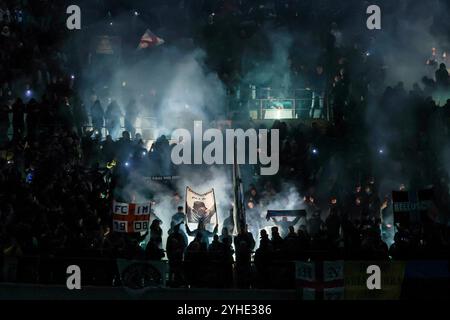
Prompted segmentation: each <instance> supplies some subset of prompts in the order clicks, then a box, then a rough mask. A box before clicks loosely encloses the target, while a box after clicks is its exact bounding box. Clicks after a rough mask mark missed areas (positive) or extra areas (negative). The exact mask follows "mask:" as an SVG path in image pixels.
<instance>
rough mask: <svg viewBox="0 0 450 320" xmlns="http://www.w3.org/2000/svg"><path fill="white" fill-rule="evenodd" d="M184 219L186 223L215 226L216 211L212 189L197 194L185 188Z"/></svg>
mask: <svg viewBox="0 0 450 320" xmlns="http://www.w3.org/2000/svg"><path fill="white" fill-rule="evenodd" d="M186 218H187V222H188V223H198V222H200V221H202V222H203V223H204V224H212V225H216V224H217V223H218V221H217V210H216V197H215V195H214V189H211V190H210V191H208V192H206V193H197V192H195V191H194V190H192V189H191V188H189V187H186Z"/></svg>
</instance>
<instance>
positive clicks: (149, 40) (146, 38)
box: [138, 29, 164, 49]
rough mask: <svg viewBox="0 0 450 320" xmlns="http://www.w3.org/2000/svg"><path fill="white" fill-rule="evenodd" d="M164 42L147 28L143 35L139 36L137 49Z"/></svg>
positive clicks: (155, 45)
mask: <svg viewBox="0 0 450 320" xmlns="http://www.w3.org/2000/svg"><path fill="white" fill-rule="evenodd" d="M163 43H164V39H162V38H160V37H158V36H157V35H155V34H154V33H153V32H151V31H150V29H147V30H146V31H145V33H144V35H143V36H142V37H141V41H140V42H139V46H138V49H146V48H151V47H157V46H159V45H162V44H163Z"/></svg>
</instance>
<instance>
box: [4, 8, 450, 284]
mask: <svg viewBox="0 0 450 320" xmlns="http://www.w3.org/2000/svg"><path fill="white" fill-rule="evenodd" d="M131 2H133V1H131ZM160 2H161V1H160ZM164 2H166V1H164ZM348 2H349V4H348V7H349V8H350V6H351V4H354V5H355V8H356V9H354V10H355V11H356V10H363V11H362V14H361V16H363V17H364V14H365V9H364V8H363V6H361V5H356V3H357V2H355V1H348ZM325 3H327V2H326V1H314V2H313V1H300V0H298V1H296V0H292V1H262V0H261V1H254V4H253V2H251V3H250V2H248V1H238V0H235V1H232V0H230V1H219V0H217V1H202V0H199V1H192V3H190V4H188V3H187V2H186V1H175V0H174V1H168V2H167V4H166V7H165V8H171V7H172V6H173V7H174V8H175V9H174V10H173V11H171V10H163V9H161V10H157V9H158V8H159V7H158V6H160V7H161V8H163V7H164V4H163V3H159V2H158V1H156V2H155V3H154V4H153V6H155V7H154V8H153V7H151V6H150V7H149V8H148V12H152V13H151V14H150V13H148V15H152V17H159V19H153V20H152V21H155V20H156V21H157V23H156V22H154V23H155V24H156V25H155V26H154V28H155V29H157V28H159V27H161V25H163V24H164V23H165V22H166V21H167V23H168V24H169V26H168V28H169V27H170V28H174V25H170V24H179V25H181V26H183V27H184V28H183V29H184V31H183V32H186V31H185V30H191V31H190V32H192V38H193V42H194V43H195V45H196V46H198V47H199V48H201V49H202V50H204V52H205V53H206V57H207V58H206V62H205V66H204V67H205V68H209V70H212V71H213V72H214V73H215V74H217V77H218V78H219V79H220V81H221V82H222V83H223V86H224V88H225V89H226V90H225V91H226V97H225V98H224V99H226V107H224V109H223V110H215V113H214V114H215V117H216V118H215V119H209V120H210V122H209V125H210V126H211V127H213V126H214V123H216V120H219V119H222V120H223V119H227V120H230V119H231V121H232V122H233V121H234V122H236V123H239V124H240V125H242V126H244V127H245V128H255V129H261V128H266V129H279V131H280V151H279V159H280V170H279V172H278V173H277V174H276V175H274V176H257V175H256V174H255V172H258V170H256V169H255V168H253V167H250V169H249V170H250V174H248V175H247V176H246V177H247V178H248V179H244V181H243V183H244V188H245V192H244V206H245V215H246V224H245V225H242V226H241V227H240V230H236V224H235V223H234V221H233V215H232V214H231V213H230V214H229V213H228V212H225V213H224V212H222V216H224V217H225V219H224V221H220V223H219V225H209V224H206V225H205V224H203V223H202V222H199V223H198V225H197V226H192V224H191V225H186V223H185V213H184V209H185V208H184V205H183V196H182V194H183V192H184V190H179V189H177V187H176V186H175V184H174V183H172V182H170V181H169V182H168V183H167V185H166V186H165V187H166V189H165V190H167V194H166V195H165V196H167V197H170V198H171V199H172V201H171V208H169V209H167V210H166V209H164V211H160V210H161V209H159V208H158V201H157V200H155V202H154V214H153V216H154V219H152V221H151V225H150V227H149V230H148V231H147V232H146V233H142V234H140V233H138V234H123V233H118V232H115V231H113V226H112V211H111V205H112V202H113V200H121V201H123V202H133V201H134V200H135V199H133V198H132V196H129V195H124V193H123V192H122V191H123V190H124V188H125V187H126V185H127V184H128V183H129V181H130V179H133V177H134V175H135V174H139V175H146V176H148V177H152V176H180V177H182V176H183V174H184V173H186V172H187V171H190V170H191V169H190V168H189V166H181V167H177V166H175V165H173V164H172V162H171V159H170V153H171V150H172V148H173V146H174V143H173V142H171V141H170V137H169V136H166V135H161V136H158V137H155V138H154V139H147V138H146V137H145V136H144V134H143V132H142V131H141V130H140V128H139V127H138V126H137V121H138V119H139V118H140V117H141V116H142V115H143V114H144V113H150V114H151V112H150V111H148V110H159V108H163V107H162V104H161V103H162V102H161V101H162V100H161V99H158V98H155V97H158V95H159V92H158V89H155V90H153V91H152V92H150V93H149V95H150V96H149V97H146V99H142V97H140V96H139V95H136V96H127V97H126V99H122V98H120V97H118V96H115V95H114V93H108V94H105V93H104V92H103V91H101V90H100V89H99V88H102V87H103V83H102V81H104V79H97V80H92V79H85V78H83V77H82V74H83V70H84V69H83V68H84V65H83V64H84V63H86V61H87V58H86V56H83V55H82V53H80V51H79V50H75V49H74V48H73V46H68V45H63V43H65V42H64V39H66V37H68V36H69V35H68V34H69V33H70V31H68V30H67V29H65V28H64V27H63V26H64V25H65V19H66V15H64V13H65V8H66V4H65V3H64V1H61V2H59V1H58V2H56V1H26V0H22V1H14V0H9V1H8V0H3V1H0V146H1V150H0V152H1V157H0V265H1V266H2V268H1V270H2V272H1V273H0V280H1V281H3V282H25V283H42V284H48V283H59V282H61V281H62V283H64V282H65V280H64V279H65V276H66V275H65V273H64V271H61V270H63V268H64V266H65V265H66V264H67V263H66V262H69V261H70V262H71V263H75V264H78V265H80V266H85V267H86V270H87V271H86V272H85V274H86V278H84V279H83V281H86V282H87V283H90V284H96V285H108V286H118V285H120V281H121V280H120V276H119V275H118V271H117V266H116V259H118V258H123V259H133V260H151V261H154V260H156V261H160V260H168V265H169V282H168V285H169V286H173V287H180V286H189V287H227V288H228V287H239V288H280V289H281V288H292V287H293V286H294V283H293V281H292V277H293V276H292V274H293V272H294V266H293V264H292V263H291V262H292V261H296V260H305V261H306V260H308V259H312V260H314V259H318V260H324V259H345V260H379V261H389V260H394V261H395V260H399V261H401V260H414V259H447V258H448V253H449V252H450V250H449V249H450V248H449V245H450V243H449V240H450V230H449V227H448V226H449V214H450V193H449V185H450V179H449V178H450V177H449V172H450V171H449V168H450V165H449V163H448V162H446V160H445V159H446V158H445V157H444V158H443V157H442V155H441V153H440V152H442V151H443V150H445V149H446V148H448V146H449V141H450V94H448V98H449V100H446V98H447V96H446V93H448V92H450V77H449V73H448V70H447V67H449V66H448V65H446V64H445V63H446V61H445V60H443V59H441V58H440V55H437V56H434V55H433V56H432V57H431V58H430V59H429V60H428V61H426V59H424V60H423V61H415V62H414V63H415V64H427V66H426V68H428V69H427V70H428V74H424V75H423V77H422V78H420V77H419V78H417V79H411V78H406V77H407V76H406V75H405V79H403V82H402V81H396V82H395V83H389V82H388V80H387V78H386V73H387V71H386V67H385V63H384V60H383V59H384V56H383V50H378V51H377V50H375V49H373V50H372V49H370V48H376V40H374V39H373V38H372V37H371V35H364V32H367V30H366V31H364V32H363V34H362V35H360V36H359V37H353V38H350V37H348V38H345V37H344V35H343V33H342V32H341V31H340V25H341V24H344V22H345V21H347V20H348V16H346V15H349V13H348V12H347V13H346V11H344V10H339V8H337V7H335V6H333V5H332V4H329V5H325ZM358 3H359V2H358ZM108 6H109V5H108V2H107V1H96V6H92V7H90V10H89V11H88V15H89V17H90V18H92V17H94V18H95V17H96V18H98V19H99V21H104V22H105V24H109V21H110V20H108V19H110V18H111V17H114V16H119V15H120V14H121V13H122V12H127V14H130V16H133V10H132V9H131V4H126V3H125V2H123V3H122V2H120V1H119V2H117V3H116V4H115V5H111V7H108ZM344 7H346V6H344ZM93 8H95V9H93ZM180 8H182V9H180ZM413 9H414V8H413ZM308 10H310V11H311V12H313V14H306V13H305V12H310V11H308ZM349 10H350V9H349ZM447 10H450V9H449V8H447ZM144 11H145V10H140V11H139V15H140V16H144ZM213 13H214V14H213ZM171 14H172V15H173V18H174V19H168V18H171V17H172V16H171ZM175 15H176V16H175ZM135 16H137V12H136V14H135ZM314 16H320V17H325V18H322V19H320V21H318V20H317V19H315V18H314ZM111 19H112V18H111ZM440 19H442V17H439V16H437V17H435V23H434V27H433V32H435V33H436V34H440V33H445V32H447V31H448V30H447V29H446V28H445V24H441V23H440V22H441V20H440ZM361 21H364V20H363V19H362V20H361ZM325 22H326V23H325ZM267 23H270V24H271V25H272V26H273V27H274V28H275V27H277V26H280V25H281V26H283V27H286V28H287V29H289V30H291V29H292V30H293V29H302V28H303V29H305V28H306V29H307V30H308V32H309V33H311V34H312V35H313V36H311V37H308V40H305V41H304V42H303V43H301V44H298V47H297V49H298V50H292V52H289V53H288V61H286V63H287V67H288V69H287V70H288V71H287V72H289V73H290V75H291V76H290V83H289V85H290V86H291V88H284V89H286V90H288V89H295V88H308V90H309V91H308V92H310V95H309V96H308V97H307V98H305V101H306V102H304V106H306V107H305V108H304V109H305V110H306V111H303V112H301V113H300V112H299V113H298V114H297V115H295V116H294V118H295V119H297V120H299V121H295V120H286V119H278V120H277V119H275V120H272V121H270V122H268V121H264V122H258V121H257V120H255V119H251V118H250V116H249V108H251V107H248V106H249V105H251V103H250V102H249V101H250V100H252V92H251V91H252V90H251V89H249V88H251V85H255V86H257V87H260V88H263V87H273V88H275V87H281V85H280V82H281V80H280V79H281V78H282V75H281V76H280V75H278V74H277V73H276V72H275V71H276V70H275V71H274V72H273V74H272V75H271V76H270V77H267V78H266V79H263V80H261V81H260V82H259V83H256V82H253V83H247V82H246V79H247V78H246V75H245V74H244V71H243V70H242V68H241V65H240V63H239V62H240V59H241V55H243V53H244V51H245V49H246V46H250V45H251V46H253V47H254V48H256V49H255V50H257V51H258V50H260V51H261V52H262V54H265V53H267V52H264V51H266V49H264V48H266V47H265V45H266V43H267V38H265V37H264V36H263V33H264V30H266V28H267ZM59 25H61V27H60V28H56V27H55V26H59ZM364 25H365V24H363V27H364ZM363 27H361V28H363ZM105 28H107V27H105ZM180 29H181V28H180ZM142 33H143V32H141V31H140V34H138V35H137V37H138V38H137V39H138V40H139V37H140V36H141V34H142ZM180 33H181V32H180V31H178V30H177V31H176V32H173V33H172V34H171V36H172V37H177V36H179V35H180ZM258 35H260V36H258ZM183 36H184V35H183ZM224 44H226V47H227V48H228V49H227V50H224V48H225V47H224ZM164 45H170V43H169V41H167V43H165V44H164ZM309 46H314V47H315V48H316V49H317V50H315V51H313V52H309V53H308V54H304V53H303V52H306V51H308V48H309ZM134 47H135V46H134ZM258 48H261V49H258ZM133 49H135V48H133ZM149 50H152V48H149ZM155 50H159V49H158V48H155ZM267 50H269V49H267ZM370 50H371V51H370ZM369 51H370V52H369ZM431 53H432V51H431V48H430V54H431ZM80 55H81V56H82V57H80ZM398 59H402V57H398ZM255 60H256V58H255ZM441 60H442V61H441ZM449 63H450V62H449ZM255 65H256V68H258V66H257V63H255ZM109 80H111V79H109ZM96 81H97V83H93V82H96ZM411 81H412V82H413V83H414V84H413V85H406V84H405V83H409V82H411ZM162 85H164V84H162ZM86 88H88V89H86ZM238 92H239V94H238ZM143 101H145V103H144V102H143ZM122 104H123V105H122ZM374 106H376V107H375V108H376V109H375V110H376V111H373V110H374V109H373V108H374ZM271 108H272V107H271ZM258 112H259V111H258ZM170 116H171V115H166V117H169V118H170ZM259 116H261V114H260V115H259ZM300 120H301V121H300ZM156 122H157V123H158V119H157V121H156ZM378 134H379V135H381V136H383V137H387V138H386V139H385V140H384V142H383V143H382V144H379V140H377V139H376V136H377V135H378ZM149 140H153V141H152V143H151V144H149V143H148V142H149ZM333 159H334V160H333ZM449 159H450V158H447V161H449ZM330 162H331V163H332V164H334V165H330ZM243 167H246V166H243ZM337 167H339V169H337ZM246 168H247V169H248V166H247V167H246ZM196 170H199V172H202V167H200V168H197V169H196ZM336 172H338V173H336ZM200 174H201V173H200ZM230 179H231V178H230ZM386 181H389V183H388V185H389V186H392V189H390V190H387V189H386ZM286 184H288V185H290V186H292V187H293V188H294V190H295V192H297V193H298V194H300V195H301V198H302V199H301V206H302V207H301V208H302V209H304V210H305V212H306V214H305V215H304V216H301V217H296V218H294V219H292V218H290V217H289V218H287V217H285V218H281V219H279V218H270V219H266V208H267V207H268V205H269V204H271V203H273V201H274V200H275V199H277V201H278V202H279V203H280V206H282V205H286V206H287V205H288V202H289V200H288V199H287V198H288V197H287V196H284V195H285V193H286V190H285V185H286ZM426 187H432V189H433V199H432V200H433V203H434V206H433V212H432V213H430V215H432V216H433V218H429V219H428V220H426V221H422V223H420V224H418V225H404V226H403V225H398V224H396V223H395V222H394V220H393V216H392V206H393V201H392V198H391V195H390V192H391V191H392V190H417V189H421V188H426ZM230 192H231V191H230ZM180 195H181V196H180ZM159 196H161V195H159ZM155 197H156V195H155ZM283 197H284V198H283ZM280 198H281V199H282V200H280ZM151 200H152V201H153V199H151ZM220 200H221V199H217V201H218V202H220ZM228 209H229V210H230V212H232V207H231V206H230V208H228ZM275 209H283V207H280V208H275ZM162 216H164V217H167V219H168V220H169V221H170V225H167V224H162V223H161V220H163V219H160V218H161V217H162ZM166 237H167V239H166V240H165V241H163V238H164V239H165V238H166ZM10 264H14V265H15V266H16V272H15V273H14V274H10V273H8V272H6V271H5V270H8V268H6V266H7V265H10Z"/></svg>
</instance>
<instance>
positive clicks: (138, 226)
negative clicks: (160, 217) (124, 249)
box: [113, 201, 151, 233]
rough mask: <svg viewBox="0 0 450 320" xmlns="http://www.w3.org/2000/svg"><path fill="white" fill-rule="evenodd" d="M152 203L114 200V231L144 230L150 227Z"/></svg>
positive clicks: (130, 231) (131, 231)
mask: <svg viewBox="0 0 450 320" xmlns="http://www.w3.org/2000/svg"><path fill="white" fill-rule="evenodd" d="M150 213H151V203H150V202H146V203H123V202H116V201H114V202H113V231H116V232H125V233H133V232H144V231H147V230H148V228H149V223H150Z"/></svg>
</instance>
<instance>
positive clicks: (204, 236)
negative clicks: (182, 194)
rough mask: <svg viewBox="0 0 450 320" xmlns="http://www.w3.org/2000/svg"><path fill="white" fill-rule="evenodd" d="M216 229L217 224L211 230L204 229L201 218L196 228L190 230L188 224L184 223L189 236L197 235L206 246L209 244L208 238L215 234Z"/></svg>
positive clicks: (217, 227) (217, 228)
mask: <svg viewBox="0 0 450 320" xmlns="http://www.w3.org/2000/svg"><path fill="white" fill-rule="evenodd" d="M218 230H219V225H218V224H216V226H215V227H214V230H213V231H212V232H211V231H209V230H206V228H205V224H204V222H203V220H200V221H199V222H198V225H197V229H195V230H190V229H189V226H188V225H187V224H186V232H187V234H188V235H189V236H190V237H199V238H200V239H201V240H200V242H201V243H204V244H206V246H209V238H212V237H213V236H214V235H215V234H217V232H218Z"/></svg>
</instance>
